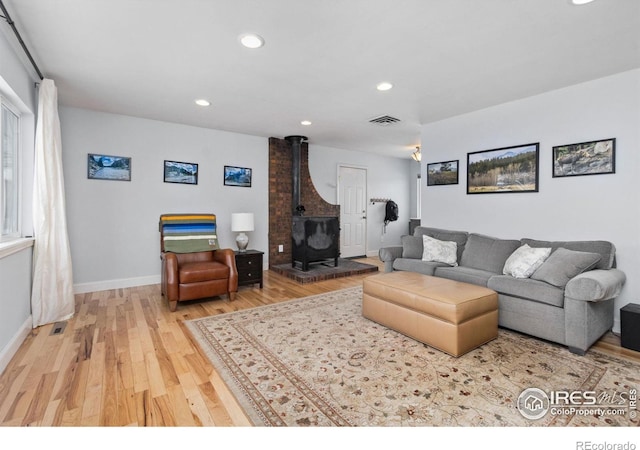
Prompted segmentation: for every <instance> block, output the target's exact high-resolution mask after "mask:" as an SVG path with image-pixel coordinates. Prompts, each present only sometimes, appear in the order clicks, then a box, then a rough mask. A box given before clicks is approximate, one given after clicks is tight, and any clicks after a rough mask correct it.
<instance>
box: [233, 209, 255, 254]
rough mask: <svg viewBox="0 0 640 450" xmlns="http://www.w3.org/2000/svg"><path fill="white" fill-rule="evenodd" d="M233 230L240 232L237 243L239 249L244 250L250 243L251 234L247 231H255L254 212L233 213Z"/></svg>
mask: <svg viewBox="0 0 640 450" xmlns="http://www.w3.org/2000/svg"><path fill="white" fill-rule="evenodd" d="M231 231H235V232H237V233H238V236H237V237H236V244H237V245H238V250H239V251H241V252H244V251H246V250H247V244H249V236H247V235H246V234H245V231H253V213H233V214H231Z"/></svg>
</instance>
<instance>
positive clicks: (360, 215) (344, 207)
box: [338, 166, 367, 258]
mask: <svg viewBox="0 0 640 450" xmlns="http://www.w3.org/2000/svg"><path fill="white" fill-rule="evenodd" d="M366 198H367V169H363V168H359V167H352V166H338V203H339V204H340V256H341V257H343V258H351V257H354V256H365V255H366V254H367V201H366Z"/></svg>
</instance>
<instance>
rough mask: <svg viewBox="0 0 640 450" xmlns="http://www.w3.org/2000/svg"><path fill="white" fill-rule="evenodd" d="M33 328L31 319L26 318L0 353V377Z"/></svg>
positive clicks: (30, 317)
mask: <svg viewBox="0 0 640 450" xmlns="http://www.w3.org/2000/svg"><path fill="white" fill-rule="evenodd" d="M32 328H33V317H32V316H29V317H27V320H25V321H24V323H23V324H22V326H21V327H20V329H18V332H17V333H16V334H15V336H13V338H12V339H11V340H10V341H9V343H8V344H7V345H6V347H5V348H3V349H2V351H0V375H1V374H2V373H3V372H4V369H6V368H7V366H8V365H9V362H10V361H11V358H13V355H15V354H16V352H17V351H18V349H19V348H20V346H21V345H22V343H23V342H24V340H25V338H26V337H27V336H28V335H29V333H30V332H31V329H32Z"/></svg>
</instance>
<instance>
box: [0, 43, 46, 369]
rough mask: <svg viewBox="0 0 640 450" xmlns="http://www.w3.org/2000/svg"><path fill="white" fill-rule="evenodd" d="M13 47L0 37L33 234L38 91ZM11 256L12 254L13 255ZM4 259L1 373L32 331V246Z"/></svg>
mask: <svg viewBox="0 0 640 450" xmlns="http://www.w3.org/2000/svg"><path fill="white" fill-rule="evenodd" d="M16 48H17V43H16V42H14V44H10V43H9V41H7V38H6V37H5V34H4V33H0V92H2V94H3V95H5V96H7V98H8V99H9V100H10V101H11V103H12V104H13V105H14V106H16V107H17V108H18V109H20V111H21V128H22V130H21V131H22V135H21V139H22V147H21V148H22V151H23V154H22V169H23V170H22V173H21V178H22V182H21V189H22V192H21V198H22V217H21V225H22V231H23V234H25V235H30V234H32V233H33V225H32V218H31V191H32V189H31V186H32V184H33V142H34V134H35V125H34V124H35V122H34V114H35V111H36V89H35V81H36V80H37V78H34V77H33V76H32V74H31V72H30V71H29V70H27V68H26V67H25V66H24V64H23V63H22V61H21V59H20V57H19V56H18V54H17V53H16V51H15V49H16ZM9 253H10V254H9ZM3 254H4V255H5V256H4V257H0V373H2V371H3V370H4V368H5V367H6V365H7V364H8V363H9V361H10V359H11V358H12V357H13V354H14V353H15V351H16V350H17V348H18V347H19V345H20V344H21V343H22V340H23V338H24V336H25V335H26V334H25V333H27V332H28V331H29V330H30V329H31V326H32V325H31V259H32V247H31V246H30V245H29V246H27V247H24V248H22V249H21V250H19V251H18V252H17V253H11V252H4V253H3Z"/></svg>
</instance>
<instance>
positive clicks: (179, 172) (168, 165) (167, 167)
mask: <svg viewBox="0 0 640 450" xmlns="http://www.w3.org/2000/svg"><path fill="white" fill-rule="evenodd" d="M164 182H165V183H181V184H198V165H197V164H194V163H186V162H178V161H166V160H165V162H164Z"/></svg>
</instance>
